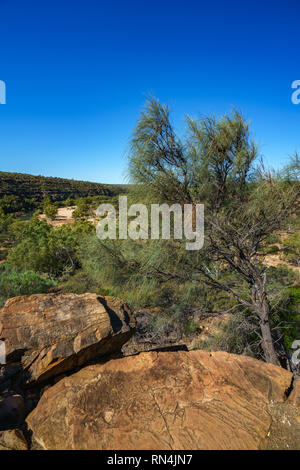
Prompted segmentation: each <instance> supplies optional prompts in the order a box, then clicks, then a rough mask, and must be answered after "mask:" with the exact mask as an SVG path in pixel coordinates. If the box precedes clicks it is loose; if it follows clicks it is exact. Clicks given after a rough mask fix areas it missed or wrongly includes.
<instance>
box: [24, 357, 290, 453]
mask: <svg viewBox="0 0 300 470" xmlns="http://www.w3.org/2000/svg"><path fill="white" fill-rule="evenodd" d="M291 381H292V374H291V373H290V372H288V371H286V370H283V369H281V368H279V367H277V366H274V365H271V364H266V363H263V362H261V361H258V360H255V359H252V358H249V357H246V356H237V355H231V354H227V353H224V352H215V353H208V352H205V351H190V352H185V351H178V352H146V353H141V354H139V355H136V356H131V357H125V358H121V359H115V360H110V361H109V362H106V363H105V364H101V365H99V364H97V365H90V366H87V367H85V368H83V369H81V370H80V371H79V372H77V373H75V374H73V375H72V376H69V377H65V378H64V379H62V380H61V381H60V382H58V383H57V384H55V385H54V386H53V387H50V388H49V389H48V390H47V391H46V392H45V393H44V394H43V396H42V398H41V400H40V402H39V404H38V406H37V407H36V408H35V409H34V410H33V412H31V414H30V415H29V416H28V418H27V423H28V426H29V429H30V430H31V431H32V432H33V443H34V446H36V447H37V448H42V449H107V450H134V449H136V450H141V449H149V450H154V449H157V450H159V449H162V450H168V449H177V450H180V449H262V448H265V446H266V441H267V435H268V430H269V428H270V425H271V420H272V418H271V415H270V413H269V405H270V403H284V402H285V400H286V395H285V393H286V391H287V390H288V389H289V387H290V384H291Z"/></svg>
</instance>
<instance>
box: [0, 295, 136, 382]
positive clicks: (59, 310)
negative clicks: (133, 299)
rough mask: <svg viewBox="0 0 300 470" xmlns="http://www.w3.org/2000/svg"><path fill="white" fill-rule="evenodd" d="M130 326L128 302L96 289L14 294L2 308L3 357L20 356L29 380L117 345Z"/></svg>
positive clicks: (60, 370)
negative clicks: (95, 290) (97, 291)
mask: <svg viewBox="0 0 300 470" xmlns="http://www.w3.org/2000/svg"><path fill="white" fill-rule="evenodd" d="M134 326H135V321H134V318H133V316H132V314H131V312H130V310H129V308H128V307H127V306H126V304H124V303H123V302H122V301H121V300H119V299H115V298H112V297H101V296H97V295H96V294H83V295H76V294H37V295H31V296H28V297H27V296H22V297H15V298H12V299H9V300H8V301H7V302H6V304H5V306H4V307H3V309H2V310H1V311H0V339H2V340H4V341H5V347H6V361H7V363H8V364H9V363H12V362H18V361H20V362H21V365H22V368H23V370H24V371H26V374H27V377H26V380H27V383H32V382H41V381H44V380H47V379H49V378H50V377H53V376H55V375H58V374H62V373H64V372H66V371H70V370H72V369H73V368H75V367H78V366H82V365H83V364H85V363H86V362H88V361H90V360H91V359H93V358H96V357H100V356H106V355H108V354H111V353H113V352H115V351H119V350H120V349H121V347H122V345H123V344H124V343H125V342H126V341H128V339H129V338H130V336H131V334H132V332H133V329H134Z"/></svg>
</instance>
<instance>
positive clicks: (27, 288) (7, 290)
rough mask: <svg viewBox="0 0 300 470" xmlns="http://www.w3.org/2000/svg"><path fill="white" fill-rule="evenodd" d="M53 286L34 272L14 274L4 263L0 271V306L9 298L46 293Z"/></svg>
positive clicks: (52, 283)
mask: <svg viewBox="0 0 300 470" xmlns="http://www.w3.org/2000/svg"><path fill="white" fill-rule="evenodd" d="M55 285H56V283H55V282H54V281H53V280H51V279H45V278H43V277H41V276H39V275H38V274H37V273H35V272H34V271H31V270H28V271H22V272H16V271H14V270H13V269H12V267H11V266H9V265H8V264H6V263H5V264H3V265H1V269H0V304H1V305H3V304H4V302H5V300H7V299H8V298H10V297H15V296H18V295H30V294H37V293H45V292H48V291H49V289H50V288H51V287H53V286H55Z"/></svg>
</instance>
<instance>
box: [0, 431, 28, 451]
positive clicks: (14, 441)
mask: <svg viewBox="0 0 300 470" xmlns="http://www.w3.org/2000/svg"><path fill="white" fill-rule="evenodd" d="M0 450H28V442H27V440H26V438H25V436H24V433H23V431H22V430H21V429H10V430H7V431H0Z"/></svg>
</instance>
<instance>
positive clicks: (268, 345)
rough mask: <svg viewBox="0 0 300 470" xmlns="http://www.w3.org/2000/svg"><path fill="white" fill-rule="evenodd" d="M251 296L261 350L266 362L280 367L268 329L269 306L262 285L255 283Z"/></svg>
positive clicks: (269, 328)
mask: <svg viewBox="0 0 300 470" xmlns="http://www.w3.org/2000/svg"><path fill="white" fill-rule="evenodd" d="M252 294H253V300H254V304H255V306H256V311H257V314H258V316H259V326H260V331H261V336H262V348H263V351H264V356H265V360H266V362H270V363H271V364H275V365H276V366H278V365H280V364H279V360H278V357H277V354H276V351H275V348H274V343H273V338H272V334H271V327H270V306H269V302H268V299H267V294H266V292H265V289H264V283H260V282H257V283H256V284H255V285H254V286H253V287H252Z"/></svg>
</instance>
